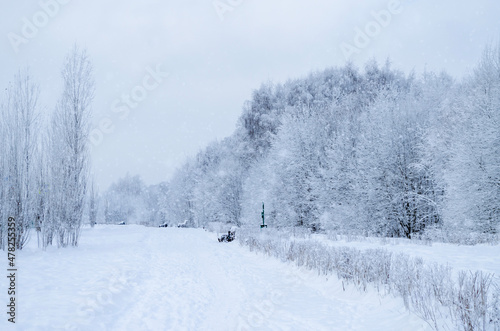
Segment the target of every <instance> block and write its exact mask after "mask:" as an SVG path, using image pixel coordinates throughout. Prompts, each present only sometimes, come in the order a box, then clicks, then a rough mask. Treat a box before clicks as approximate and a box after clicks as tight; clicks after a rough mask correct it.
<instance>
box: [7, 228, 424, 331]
mask: <svg viewBox="0 0 500 331" xmlns="http://www.w3.org/2000/svg"><path fill="white" fill-rule="evenodd" d="M31 244H32V245H33V244H34V243H31ZM18 264H19V270H20V271H19V277H20V278H19V285H18V286H19V289H20V292H19V296H18V302H19V307H18V324H17V325H16V326H17V328H16V330H120V331H121V330H134V331H136V330H318V331H320V330H429V329H430V328H429V326H428V325H427V324H426V323H425V322H424V321H422V320H420V319H419V318H418V317H416V316H414V315H411V314H409V313H408V312H406V311H405V310H404V308H403V306H402V300H400V299H395V298H392V297H386V298H383V299H380V298H379V297H378V295H377V294H376V293H375V292H374V291H371V292H369V293H359V292H358V291H357V290H355V289H353V288H352V287H348V288H347V289H346V291H345V292H344V291H343V290H342V285H341V283H340V282H339V281H338V280H336V279H330V280H326V279H325V278H324V277H323V278H320V277H318V276H316V275H315V274H313V273H311V272H308V271H304V270H299V269H297V268H296V267H294V266H292V265H288V264H285V263H281V262H279V261H277V260H275V259H270V258H267V257H264V256H263V255H257V254H255V253H252V252H249V251H248V250H247V249H246V248H244V247H240V246H239V245H238V243H236V242H233V243H219V242H218V241H217V239H216V235H215V234H213V233H209V232H205V231H203V230H195V229H177V228H166V229H165V228H145V227H141V226H135V225H131V226H98V227H96V228H94V229H89V228H86V229H84V231H83V233H82V240H81V244H80V247H79V248H67V249H59V250H58V249H54V248H50V249H48V250H47V251H45V252H43V251H39V250H37V249H35V248H29V247H28V249H27V250H26V251H22V252H18ZM2 292H5V291H2ZM2 295H3V296H2V298H3V302H7V301H6V300H7V296H6V294H2ZM4 325H5V328H4ZM0 329H2V330H4V329H12V328H9V326H8V325H7V323H6V318H5V317H4V318H3V320H2V321H1V323H0Z"/></svg>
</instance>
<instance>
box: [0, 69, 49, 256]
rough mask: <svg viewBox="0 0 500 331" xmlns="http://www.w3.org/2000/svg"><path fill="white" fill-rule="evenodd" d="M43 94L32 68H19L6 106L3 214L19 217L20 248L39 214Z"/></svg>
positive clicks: (18, 247)
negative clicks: (39, 126) (37, 193)
mask: <svg viewBox="0 0 500 331" xmlns="http://www.w3.org/2000/svg"><path fill="white" fill-rule="evenodd" d="M39 94H40V92H39V87H38V85H37V84H35V83H34V82H33V81H32V78H31V76H30V74H29V71H28V70H26V71H24V72H23V71H19V72H18V74H17V75H16V77H15V79H14V82H13V83H12V84H11V85H10V86H9V87H8V88H7V96H6V97H7V100H6V102H5V104H4V106H3V107H2V120H3V125H2V134H3V137H2V138H3V143H4V144H5V145H4V147H3V150H2V168H3V171H2V175H3V178H2V188H3V189H2V215H1V216H2V219H5V218H6V217H8V216H11V217H14V218H15V220H16V246H17V249H22V248H23V246H24V245H25V244H26V242H27V240H28V239H29V230H30V228H31V227H32V226H33V220H34V215H35V212H34V211H35V208H34V207H35V200H36V196H35V194H34V191H35V190H36V184H37V183H36V178H35V173H36V171H35V168H36V167H37V165H38V162H37V158H38V135H37V131H36V127H37V122H38V114H37V113H38V97H39ZM2 235H4V233H3V234H2ZM2 245H3V244H2Z"/></svg>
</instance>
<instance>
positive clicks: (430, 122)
mask: <svg viewBox="0 0 500 331" xmlns="http://www.w3.org/2000/svg"><path fill="white" fill-rule="evenodd" d="M263 202H264V203H265V206H266V209H265V213H266V221H267V223H268V224H269V226H272V227H290V226H295V227H306V228H310V229H311V230H312V231H320V230H331V231H338V232H340V233H355V234H363V235H376V236H390V237H407V238H412V237H415V236H423V235H427V236H433V237H436V236H439V237H443V238H445V237H446V238H465V237H470V236H471V234H475V235H476V236H477V237H482V236H483V237H488V236H489V235H495V234H496V233H497V232H498V231H499V230H500V229H499V225H500V49H499V47H498V46H496V47H492V46H490V47H487V48H486V49H485V50H484V53H483V56H482V58H481V60H480V61H479V63H478V64H477V65H476V66H475V67H474V69H473V70H471V72H470V73H469V74H468V75H467V76H466V77H464V78H463V79H462V80H461V81H456V80H455V79H454V78H453V77H451V76H449V75H448V74H446V73H444V72H442V73H434V72H424V73H423V74H418V75H417V74H416V73H414V72H412V73H409V74H405V73H403V72H401V71H398V70H396V69H393V68H391V63H390V61H387V62H386V63H385V64H384V65H380V64H378V63H377V62H376V61H374V60H373V61H370V62H368V63H367V64H366V65H365V67H364V68H363V69H362V70H361V69H358V68H356V67H355V66H354V65H353V64H350V63H348V64H346V65H345V66H344V67H341V68H331V69H326V70H324V71H322V72H316V73H312V74H310V75H309V76H307V77H304V78H301V79H294V80H290V81H287V82H285V83H283V84H279V83H272V82H269V83H265V84H263V85H262V86H261V87H260V88H259V89H257V90H255V91H254V92H253V95H252V98H251V100H250V101H247V102H246V103H245V105H244V107H243V113H242V115H241V117H240V119H239V122H238V125H237V129H236V131H235V132H234V134H233V135H232V136H230V137H228V138H226V139H224V140H222V141H217V142H213V143H212V144H210V145H209V146H208V147H207V148H206V149H204V150H202V151H200V152H199V153H198V155H197V156H196V157H195V158H193V159H191V160H189V161H187V162H186V163H185V164H184V166H182V167H181V168H180V169H178V171H177V172H176V174H175V175H174V176H173V178H172V179H171V180H170V182H169V183H168V184H167V185H166V187H165V190H164V195H163V203H162V206H160V207H159V208H160V209H162V210H164V212H165V217H166V219H167V220H171V222H172V223H174V222H177V221H180V220H188V222H189V224H190V225H191V226H193V227H201V226H205V225H206V224H207V223H209V222H223V223H234V224H236V225H239V226H244V225H252V226H258V223H259V222H260V221H261V217H260V213H261V211H262V203H263Z"/></svg>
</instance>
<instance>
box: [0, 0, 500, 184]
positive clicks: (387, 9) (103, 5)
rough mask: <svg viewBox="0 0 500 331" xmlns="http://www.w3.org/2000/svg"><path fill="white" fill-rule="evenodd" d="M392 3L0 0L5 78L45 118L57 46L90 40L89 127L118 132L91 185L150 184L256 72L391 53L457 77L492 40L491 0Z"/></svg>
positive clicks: (398, 61)
mask: <svg viewBox="0 0 500 331" xmlns="http://www.w3.org/2000/svg"><path fill="white" fill-rule="evenodd" d="M397 2H398V1H387V0H384V1H380V0H363V1H361V0H267V1H262V0H221V1H213V0H183V1H182V0H177V1H172V0H142V1H131V0H120V1H117V0H101V1H94V0H87V1H81V0H71V1H68V0H64V1H63V0H42V1H34V0H23V1H13V0H0V3H1V8H2V10H1V12H0V36H1V38H0V50H1V52H0V61H1V64H2V65H1V67H0V68H1V69H0V87H5V86H6V85H7V84H8V82H9V80H11V79H12V77H13V76H14V75H15V73H16V71H17V70H18V69H19V68H21V67H25V66H29V67H30V69H31V72H32V73H33V75H34V76H35V78H36V80H37V81H38V82H39V84H40V86H41V92H42V96H41V105H42V107H43V111H44V112H45V113H47V114H49V113H50V112H51V111H52V110H53V107H54V104H55V102H56V100H57V98H58V96H59V94H60V93H61V78H60V71H61V65H62V63H63V59H64V56H65V55H66V54H67V52H68V51H69V50H70V49H71V47H72V45H74V44H75V43H77V44H78V45H80V46H81V47H85V48H86V49H87V50H88V52H89V54H90V56H91V58H92V61H93V64H94V67H95V80H96V97H95V100H94V104H93V110H94V124H93V125H94V126H95V127H99V125H100V123H101V122H102V121H103V120H104V121H105V123H107V126H109V125H111V126H112V128H113V130H112V132H103V134H102V136H100V137H97V136H96V138H95V141H96V143H95V144H92V162H93V171H94V173H95V177H96V180H97V182H98V184H99V186H100V187H101V189H106V188H107V187H108V186H109V184H111V183H112V182H113V181H115V180H116V179H118V178H119V177H122V176H124V175H125V174H126V173H127V172H129V173H130V174H140V175H141V177H142V178H143V179H144V180H145V182H146V183H147V184H155V183H158V182H160V181H165V180H168V179H169V177H170V176H171V175H172V174H173V172H174V170H175V168H176V167H178V166H180V165H181V164H182V163H183V162H184V161H185V160H186V158H187V157H188V156H192V155H195V154H196V153H197V152H198V151H199V150H200V149H201V148H203V147H205V146H206V145H207V144H208V143H209V142H211V141H213V140H215V139H222V138H224V137H226V136H229V135H230V134H231V133H232V132H233V131H234V129H235V127H236V122H237V119H238V117H239V115H240V113H241V107H242V105H243V103H244V101H245V100H248V99H249V98H250V97H251V92H252V90H253V89H255V88H258V87H259V86H260V84H261V83H263V82H267V81H274V82H284V81H286V80H287V79H288V78H297V77H302V76H305V75H307V74H308V73H310V72H312V71H317V70H322V69H324V68H327V67H331V66H341V65H343V64H345V62H346V60H347V57H348V58H350V59H351V60H352V61H353V62H354V63H355V64H356V65H358V66H359V67H363V64H364V62H366V61H367V60H368V59H370V58H372V57H375V58H376V59H378V60H379V62H384V61H385V58H387V57H389V56H390V58H391V60H392V62H393V66H395V67H396V68H399V69H402V70H404V71H406V72H408V71H410V70H413V69H415V70H416V71H417V73H421V72H422V71H423V70H424V69H425V68H427V69H428V70H435V71H440V70H446V71H447V72H449V73H450V74H452V75H454V76H456V77H461V76H463V75H464V74H466V73H467V72H468V70H470V69H471V68H472V67H473V66H474V64H475V63H476V62H477V60H478V59H479V57H480V55H481V52H482V49H483V48H484V46H485V45H486V44H487V43H491V42H494V41H497V40H498V39H499V37H500V23H499V22H500V19H499V18H500V1H498V0H475V1H460V0H458V1H457V0H440V1H436V0H407V1H401V2H400V4H399V5H398V3H397ZM50 3H52V5H42V4H50ZM54 3H56V4H57V6H54ZM214 4H218V7H217V8H218V9H216V7H215V6H214ZM231 4H232V5H231ZM44 8H45V9H44ZM30 25H32V26H31V29H30ZM37 26H38V27H37ZM33 27H35V29H36V30H35V31H33ZM360 31H362V32H360ZM151 72H157V73H156V74H154V75H152V74H151ZM167 73H168V75H167ZM146 88H147V89H146ZM144 92H145V93H144ZM131 93H132V94H134V93H135V100H134V99H133V98H132V99H131V100H129V101H128V106H125V105H127V103H125V101H124V100H125V99H122V98H123V96H126V95H130V94H131ZM136 101H137V102H136ZM125 107H128V110H129V111H128V116H127V117H124V116H123V114H124V112H125V110H127V108H125ZM117 110H118V112H117Z"/></svg>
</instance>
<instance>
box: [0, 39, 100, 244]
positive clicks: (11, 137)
mask: <svg viewBox="0 0 500 331" xmlns="http://www.w3.org/2000/svg"><path fill="white" fill-rule="evenodd" d="M61 73H62V78H63V83H64V85H63V91H62V95H61V97H60V99H59V101H58V103H57V105H56V107H55V110H54V111H53V112H52V114H51V118H50V120H49V119H46V118H45V117H44V112H43V111H42V107H41V105H40V104H39V101H38V99H39V95H40V88H39V86H38V84H37V83H35V82H34V80H33V78H32V77H31V75H30V73H29V71H28V70H26V71H19V73H18V74H17V75H16V77H15V78H14V80H13V81H12V82H11V84H10V85H9V86H8V87H7V88H6V89H5V93H3V94H2V96H1V97H0V104H1V110H0V111H1V122H0V137H1V140H2V143H1V144H0V155H1V160H0V162H1V163H0V174H1V176H2V177H1V179H2V180H1V181H0V247H1V248H2V249H4V248H5V245H6V223H7V219H8V217H14V218H15V220H16V236H17V248H18V249H22V247H23V245H24V244H25V243H26V241H27V240H28V238H29V232H30V230H31V229H35V230H36V231H37V238H38V240H39V245H40V246H43V247H46V246H48V245H51V244H54V243H56V244H57V245H58V246H67V245H73V246H76V245H77V244H78V238H79V234H80V227H81V224H82V219H83V212H84V207H85V204H86V202H87V200H86V196H87V185H88V182H89V175H88V173H89V154H88V142H87V140H88V139H87V138H88V132H89V125H90V119H91V103H92V99H93V97H94V82H93V74H92V64H91V62H90V60H89V57H88V55H87V53H86V52H85V51H82V50H79V49H78V48H77V47H76V46H75V48H74V49H73V50H72V51H71V52H70V53H69V54H68V56H67V57H66V59H65V63H64V65H63V69H62V72H61ZM47 122H48V123H47Z"/></svg>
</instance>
